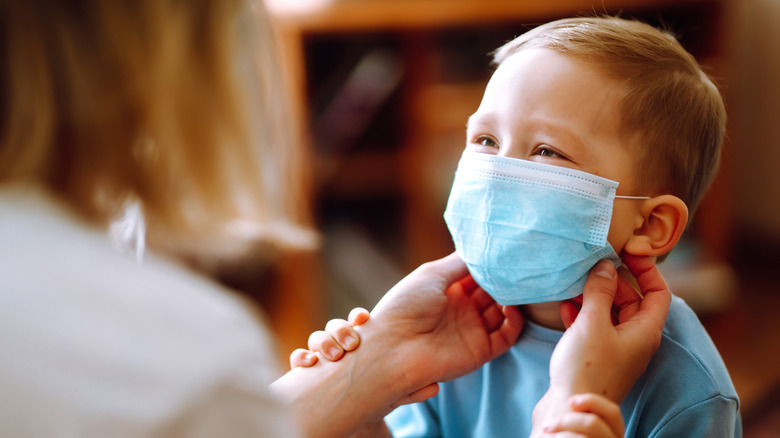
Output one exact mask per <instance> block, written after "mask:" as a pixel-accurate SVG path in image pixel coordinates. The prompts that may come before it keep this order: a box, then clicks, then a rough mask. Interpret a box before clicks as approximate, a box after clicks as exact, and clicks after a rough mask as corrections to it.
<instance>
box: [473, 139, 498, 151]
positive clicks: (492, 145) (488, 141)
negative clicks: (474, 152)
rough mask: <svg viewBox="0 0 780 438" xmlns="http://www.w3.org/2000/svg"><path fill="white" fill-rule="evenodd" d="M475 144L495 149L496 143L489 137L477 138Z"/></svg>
mask: <svg viewBox="0 0 780 438" xmlns="http://www.w3.org/2000/svg"><path fill="white" fill-rule="evenodd" d="M476 143H477V144H479V145H481V146H487V147H489V148H497V147H498V143H496V141H495V140H493V139H492V138H490V137H477V139H476Z"/></svg>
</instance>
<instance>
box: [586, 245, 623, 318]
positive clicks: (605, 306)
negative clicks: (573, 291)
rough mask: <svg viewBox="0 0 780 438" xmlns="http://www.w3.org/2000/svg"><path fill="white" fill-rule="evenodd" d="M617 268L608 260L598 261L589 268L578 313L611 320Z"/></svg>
mask: <svg viewBox="0 0 780 438" xmlns="http://www.w3.org/2000/svg"><path fill="white" fill-rule="evenodd" d="M617 281H618V280H617V269H615V265H613V264H612V262H610V261H609V260H601V261H599V262H598V263H597V264H596V266H594V267H593V269H591V270H590V273H589V274H588V278H587V280H585V287H584V289H583V293H582V309H581V310H580V314H583V313H584V314H588V315H592V316H593V317H595V318H599V319H603V320H604V321H611V312H612V304H613V302H614V301H615V293H616V292H617Z"/></svg>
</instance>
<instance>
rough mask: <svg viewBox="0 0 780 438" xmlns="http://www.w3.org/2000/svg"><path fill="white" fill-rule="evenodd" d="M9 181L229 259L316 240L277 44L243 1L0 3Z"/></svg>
mask: <svg viewBox="0 0 780 438" xmlns="http://www.w3.org/2000/svg"><path fill="white" fill-rule="evenodd" d="M0 7H1V8H2V11H0V29H1V30H0V59H1V61H0V65H1V66H0V93H2V100H1V101H0V183H7V182H17V181H29V182H34V183H38V184H43V185H44V186H46V187H47V188H48V189H49V190H50V191H52V192H53V193H55V194H56V195H57V196H59V197H60V198H61V199H63V200H65V201H66V202H67V203H68V204H69V205H70V206H72V207H73V209H75V210H76V211H77V212H78V213H79V214H80V215H81V216H83V217H84V218H85V219H87V220H89V221H91V222H93V223H95V224H99V225H105V224H107V223H108V222H109V221H110V220H111V219H112V218H113V217H115V216H116V215H117V214H118V210H119V209H121V208H122V205H123V203H124V202H125V201H126V200H128V199H133V200H136V201H137V202H138V203H139V204H140V205H141V208H142V210H143V213H144V217H145V219H146V223H147V240H148V242H149V245H150V246H155V247H157V248H159V249H161V250H164V251H169V252H173V253H176V254H184V255H186V254H190V253H198V252H202V251H204V250H205V251H206V252H209V253H214V254H216V255H218V254H220V253H225V254H234V253H237V252H240V251H242V250H243V249H245V246H246V244H247V243H248V242H256V241H263V242H268V243H272V244H275V245H276V244H280V245H293V246H295V245H301V244H304V243H307V242H309V240H308V239H310V237H309V236H308V234H306V232H305V231H304V229H303V228H301V227H300V226H299V225H300V224H301V223H303V222H304V221H305V217H304V215H303V211H302V207H303V203H304V200H303V199H302V198H301V193H300V190H299V189H300V185H301V180H300V175H298V174H296V173H295V170H296V160H295V157H294V156H293V155H292V152H293V151H294V148H292V147H291V138H290V136H289V133H288V130H287V128H288V120H287V111H286V107H285V99H284V96H283V95H282V90H283V88H284V87H283V86H282V84H281V78H280V73H279V72H278V71H277V66H278V63H277V62H276V56H275V50H274V42H273V38H272V32H271V28H270V26H269V23H268V19H267V17H266V12H265V10H264V8H263V5H262V4H260V3H257V4H255V3H254V2H250V1H248V0H220V1H208V0H189V1H178V0H115V1H103V0H73V1H59V0H26V1H13V0H3V1H2V6H0Z"/></svg>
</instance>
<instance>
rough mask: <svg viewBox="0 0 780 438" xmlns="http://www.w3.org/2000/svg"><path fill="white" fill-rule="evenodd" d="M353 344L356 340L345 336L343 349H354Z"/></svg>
mask: <svg viewBox="0 0 780 438" xmlns="http://www.w3.org/2000/svg"><path fill="white" fill-rule="evenodd" d="M355 343H357V339H355V338H353V337H352V336H347V337H346V338H344V347H346V348H347V349H349V350H351V349H353V348H355Z"/></svg>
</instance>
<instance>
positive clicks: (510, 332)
mask: <svg viewBox="0 0 780 438" xmlns="http://www.w3.org/2000/svg"><path fill="white" fill-rule="evenodd" d="M501 310H502V311H503V313H504V322H503V323H501V325H500V326H499V327H498V329H496V330H493V331H492V332H490V335H489V339H490V349H491V352H492V354H493V355H495V354H496V352H499V351H500V352H503V351H506V349H508V348H509V347H511V346H512V345H514V344H515V342H517V338H518V337H519V336H520V332H522V331H523V323H524V322H525V319H524V318H523V313H522V312H520V307H518V306H502V307H501Z"/></svg>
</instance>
